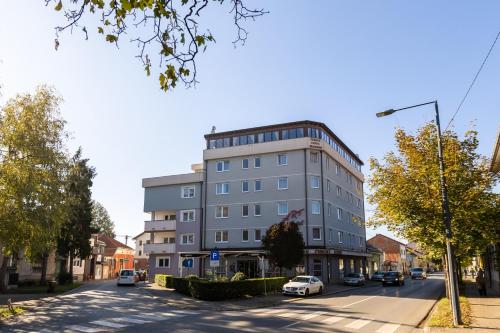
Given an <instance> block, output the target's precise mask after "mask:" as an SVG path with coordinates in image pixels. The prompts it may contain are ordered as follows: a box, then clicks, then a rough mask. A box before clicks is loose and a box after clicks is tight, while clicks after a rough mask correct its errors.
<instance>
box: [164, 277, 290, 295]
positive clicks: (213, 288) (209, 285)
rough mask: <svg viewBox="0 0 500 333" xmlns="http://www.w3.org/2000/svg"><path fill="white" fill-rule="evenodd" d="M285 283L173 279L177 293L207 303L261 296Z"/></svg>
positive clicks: (283, 280)
mask: <svg viewBox="0 0 500 333" xmlns="http://www.w3.org/2000/svg"><path fill="white" fill-rule="evenodd" d="M286 282H288V278H286V277H277V278H265V279H263V278H260V279H248V280H240V281H224V282H222V281H205V280H192V279H191V280H188V279H183V278H174V288H175V290H176V291H178V292H179V293H182V294H185V295H188V296H192V297H195V298H199V299H202V300H207V301H217V300H223V299H230V298H238V297H243V296H247V295H249V296H256V295H262V294H264V292H275V291H281V289H282V288H283V285H284V284H285V283H286Z"/></svg>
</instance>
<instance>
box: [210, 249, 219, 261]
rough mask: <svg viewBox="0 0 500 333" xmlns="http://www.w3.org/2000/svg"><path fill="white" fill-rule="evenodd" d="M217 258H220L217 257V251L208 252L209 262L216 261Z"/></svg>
mask: <svg viewBox="0 0 500 333" xmlns="http://www.w3.org/2000/svg"><path fill="white" fill-rule="evenodd" d="M219 258H220V256H219V250H212V251H210V260H213V261H218V260H219Z"/></svg>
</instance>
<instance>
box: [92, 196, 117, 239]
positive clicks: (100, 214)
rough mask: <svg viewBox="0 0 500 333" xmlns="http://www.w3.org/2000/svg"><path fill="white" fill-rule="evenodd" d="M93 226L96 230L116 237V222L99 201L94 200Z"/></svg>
mask: <svg viewBox="0 0 500 333" xmlns="http://www.w3.org/2000/svg"><path fill="white" fill-rule="evenodd" d="M91 225H92V228H93V229H95V230H96V232H101V233H104V234H105V235H107V236H109V237H111V238H115V236H116V234H115V223H114V222H113V221H111V217H109V214H108V211H107V210H106V208H104V206H103V205H101V203H99V202H98V201H95V200H92V224H91Z"/></svg>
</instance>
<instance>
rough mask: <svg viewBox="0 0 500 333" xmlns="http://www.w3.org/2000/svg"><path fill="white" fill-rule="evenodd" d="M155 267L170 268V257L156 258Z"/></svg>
mask: <svg viewBox="0 0 500 333" xmlns="http://www.w3.org/2000/svg"><path fill="white" fill-rule="evenodd" d="M156 267H157V268H169V267H170V257H156Z"/></svg>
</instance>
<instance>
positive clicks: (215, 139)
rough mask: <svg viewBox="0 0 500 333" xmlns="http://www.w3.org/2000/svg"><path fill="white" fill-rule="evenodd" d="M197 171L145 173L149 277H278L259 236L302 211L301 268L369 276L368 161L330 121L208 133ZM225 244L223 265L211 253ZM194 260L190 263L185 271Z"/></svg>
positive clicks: (332, 275)
mask: <svg viewBox="0 0 500 333" xmlns="http://www.w3.org/2000/svg"><path fill="white" fill-rule="evenodd" d="M205 140H206V149H205V150H204V151H203V163H202V164H196V165H193V166H192V171H193V172H192V173H189V174H180V175H171V176H163V177H155V178H145V179H143V181H142V185H143V187H144V191H145V195H144V212H146V213H149V214H150V216H151V218H150V220H148V221H145V223H144V232H145V233H148V234H150V235H151V236H150V243H149V244H147V243H146V244H145V245H144V252H145V253H147V254H149V268H150V276H151V277H153V276H154V274H155V273H167V274H174V275H183V274H197V275H201V276H208V275H211V274H212V273H216V274H224V275H227V276H231V275H232V274H234V273H235V272H237V271H242V272H244V273H245V274H246V275H247V276H249V277H257V276H262V275H272V274H274V273H275V272H276V270H275V269H274V268H273V267H272V265H270V264H269V263H268V261H267V259H266V253H265V251H263V249H262V245H261V240H262V237H263V236H264V235H265V232H266V230H267V229H268V228H269V226H271V225H272V224H274V223H278V222H280V220H281V219H282V218H283V217H284V216H286V215H287V214H288V213H289V212H291V211H292V210H295V211H303V214H302V216H300V218H299V219H300V220H302V223H300V231H301V232H302V234H303V236H304V241H305V245H306V250H305V259H304V262H303V263H302V264H301V265H299V266H298V267H297V271H298V272H302V273H306V274H312V275H315V276H318V277H320V278H321V279H322V280H323V281H334V280H340V279H341V278H342V276H343V274H344V273H349V272H363V273H366V258H367V257H368V256H369V254H367V252H366V242H365V239H366V232H365V222H364V221H365V220H364V219H365V215H364V202H363V201H364V200H363V195H364V194H363V181H364V176H363V174H362V173H361V166H362V165H363V162H362V161H361V160H360V158H359V157H358V156H357V155H356V154H355V153H354V152H353V151H352V150H351V149H350V148H349V147H347V145H346V144H345V143H344V142H342V140H340V138H338V137H337V136H336V135H335V134H334V133H333V132H332V131H331V130H330V129H329V128H328V127H327V126H326V125H325V124H323V123H318V122H313V121H299V122H293V123H285V124H277V125H270V126H263V127H254V128H247V129H239V130H234V131H228V132H220V133H215V132H212V133H210V134H207V135H205ZM213 249H218V251H219V253H220V255H221V259H220V263H219V266H218V267H215V268H214V267H211V266H210V260H209V258H208V256H209V253H210V251H211V250H213ZM187 266H190V267H187Z"/></svg>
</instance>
